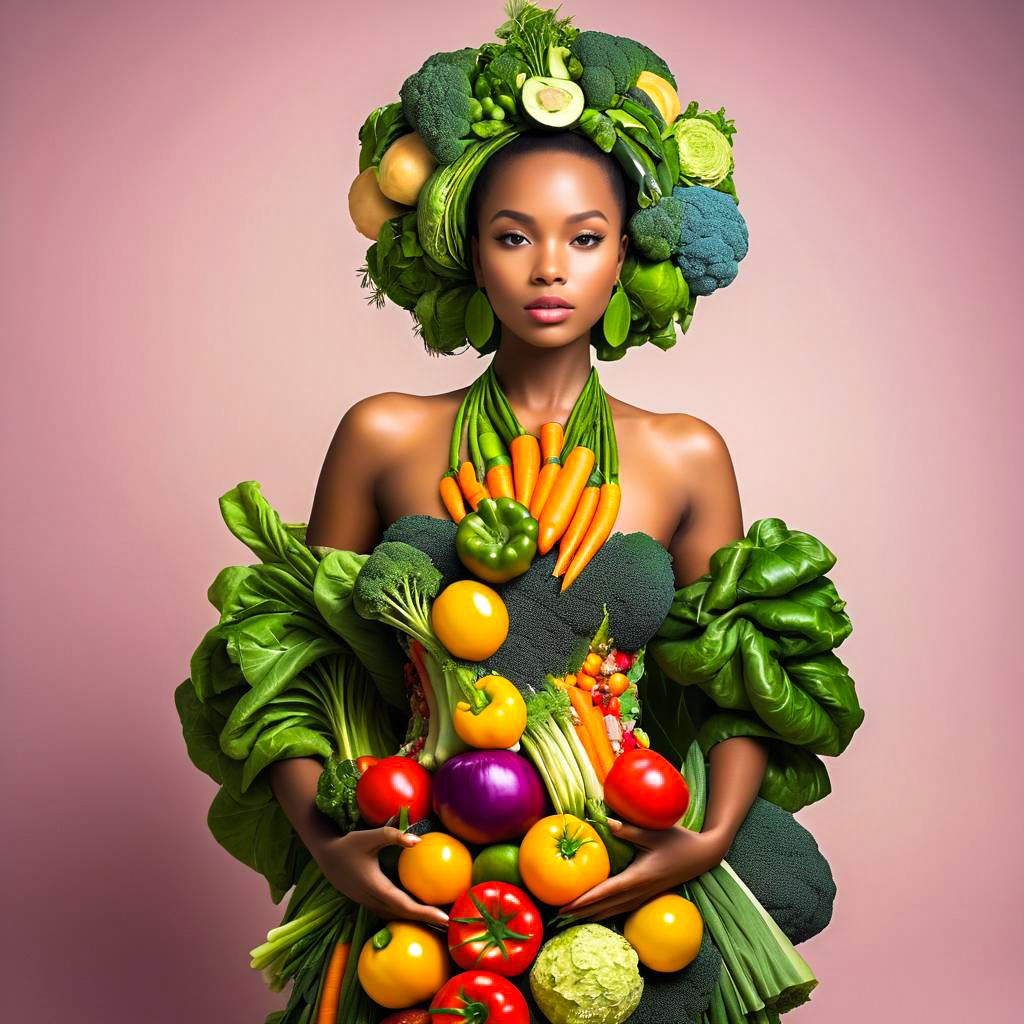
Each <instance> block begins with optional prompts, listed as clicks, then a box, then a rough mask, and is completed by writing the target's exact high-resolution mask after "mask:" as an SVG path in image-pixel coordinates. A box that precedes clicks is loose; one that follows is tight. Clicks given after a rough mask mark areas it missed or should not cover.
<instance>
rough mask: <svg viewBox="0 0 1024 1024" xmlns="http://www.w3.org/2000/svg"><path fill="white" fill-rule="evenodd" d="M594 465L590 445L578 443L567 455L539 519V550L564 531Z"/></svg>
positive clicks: (544, 550)
mask: <svg viewBox="0 0 1024 1024" xmlns="http://www.w3.org/2000/svg"><path fill="white" fill-rule="evenodd" d="M593 468H594V452H593V449H591V448H587V447H585V446H584V445H581V444H578V445H576V447H575V448H573V450H572V451H571V452H569V454H568V455H567V456H566V459H565V464H564V465H563V466H562V468H561V470H560V471H559V474H558V478H557V479H556V480H555V483H554V486H553V487H552V488H551V494H550V495H549V496H548V500H547V502H545V504H544V511H543V512H542V513H541V516H540V520H539V522H540V530H539V531H538V534H537V550H538V551H539V552H540V553H541V554H542V555H546V554H547V553H548V552H549V551H550V550H551V549H552V547H554V545H555V541H557V540H558V539H559V538H560V537H561V536H562V534H563V533H565V528H566V527H567V526H568V525H569V520H570V519H572V516H573V513H574V512H575V511H576V504H577V502H579V500H580V495H581V494H582V493H583V488H584V487H586V485H587V480H588V479H589V477H590V474H591V472H592V470H593ZM563 589H564V587H563Z"/></svg>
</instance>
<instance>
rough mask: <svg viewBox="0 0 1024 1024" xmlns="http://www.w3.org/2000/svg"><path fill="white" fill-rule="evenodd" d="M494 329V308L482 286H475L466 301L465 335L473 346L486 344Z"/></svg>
mask: <svg viewBox="0 0 1024 1024" xmlns="http://www.w3.org/2000/svg"><path fill="white" fill-rule="evenodd" d="M493 330H494V310H493V309H491V302H490V299H488V298H487V292H485V291H484V290H483V288H477V290H476V291H475V292H473V294H472V295H471V296H470V298H469V302H467V303H466V337H467V338H469V343H470V344H471V345H472V346H473V348H476V349H480V348H483V347H484V345H486V344H487V342H488V340H489V339H490V337H491V332H492V331H493Z"/></svg>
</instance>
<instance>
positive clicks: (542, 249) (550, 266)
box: [533, 240, 565, 284]
mask: <svg viewBox="0 0 1024 1024" xmlns="http://www.w3.org/2000/svg"><path fill="white" fill-rule="evenodd" d="M533 277H534V280H535V281H538V282H539V281H543V282H544V283H545V284H551V283H552V282H554V281H565V259H564V256H563V254H562V253H561V252H560V249H559V244H558V242H557V241H555V240H552V241H551V242H548V243H547V244H545V245H539V246H537V265H536V266H535V267H534V272H533Z"/></svg>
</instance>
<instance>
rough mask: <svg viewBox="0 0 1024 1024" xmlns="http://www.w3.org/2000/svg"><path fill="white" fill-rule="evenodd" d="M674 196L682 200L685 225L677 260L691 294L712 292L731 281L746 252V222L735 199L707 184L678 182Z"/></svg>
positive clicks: (678, 246) (677, 250)
mask: <svg viewBox="0 0 1024 1024" xmlns="http://www.w3.org/2000/svg"><path fill="white" fill-rule="evenodd" d="M672 195H673V197H677V198H679V199H681V200H682V203H683V226H682V230H681V232H680V235H679V244H678V245H677V246H676V254H675V258H676V261H677V262H678V263H679V268H680V270H682V272H683V277H684V278H686V283H687V285H689V288H690V294H691V295H710V294H711V293H712V292H713V291H715V289H716V288H724V287H725V286H726V285H727V284H731V283H732V281H733V280H734V279H735V277H736V275H737V273H738V272H739V264H740V260H742V259H743V257H744V256H746V255H747V239H748V235H747V222H746V221H745V220H744V219H743V214H742V213H740V211H739V209H738V208H737V206H736V201H735V200H734V199H732V198H731V197H730V196H728V195H726V194H725V193H724V192H721V191H719V190H718V189H714V188H708V187H707V186H706V185H689V186H686V187H684V186H680V185H677V186H676V187H675V188H674V189H673V190H672Z"/></svg>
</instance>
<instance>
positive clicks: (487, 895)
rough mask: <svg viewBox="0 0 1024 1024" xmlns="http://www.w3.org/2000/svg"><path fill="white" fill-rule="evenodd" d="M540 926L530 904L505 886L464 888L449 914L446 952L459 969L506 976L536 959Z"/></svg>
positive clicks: (492, 884) (489, 884)
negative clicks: (475, 968)
mask: <svg viewBox="0 0 1024 1024" xmlns="http://www.w3.org/2000/svg"><path fill="white" fill-rule="evenodd" d="M543 932H544V928H543V925H542V924H541V920H540V914H539V913H538V911H537V907H536V905H535V904H534V902H533V900H531V899H530V897H529V896H527V895H526V893H525V892H523V890H522V889H520V888H519V887H518V886H515V885H510V884H509V883H508V882H480V883H479V884H477V885H474V886H473V887H472V888H471V889H467V890H466V892H464V893H463V894H462V895H461V896H460V897H459V898H458V899H457V900H456V901H455V904H454V905H453V906H452V909H451V913H450V914H449V915H448V951H449V952H450V953H451V955H452V959H453V960H454V961H455V962H456V963H457V964H458V965H459V967H463V968H468V967H483V968H486V969H487V970H489V971H493V972H494V973H495V974H500V975H502V976H503V977H506V978H511V977H512V976H513V975H516V974H522V973H523V971H525V970H526V969H527V968H528V967H529V966H530V964H532V963H533V958H534V957H535V956H536V955H537V951H538V950H539V949H540V940H541V938H542V936H543Z"/></svg>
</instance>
